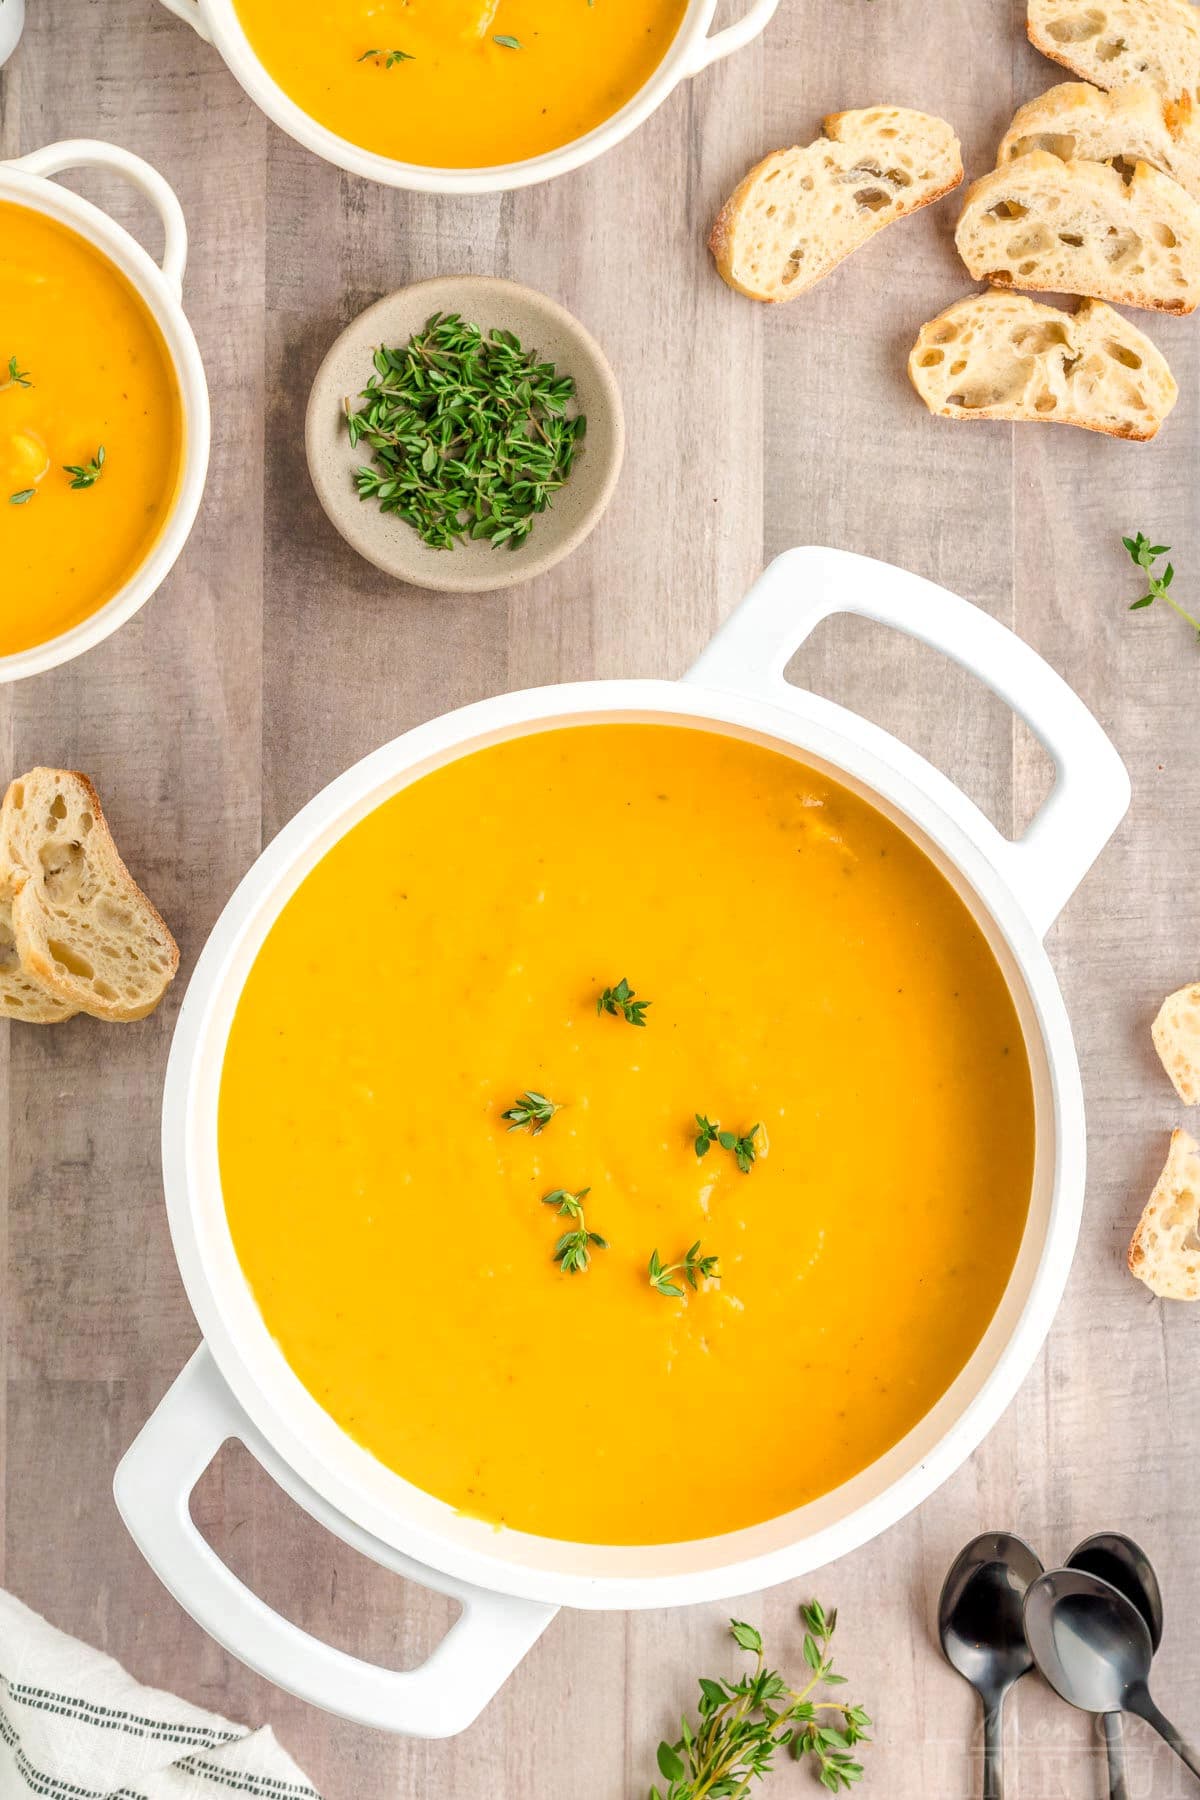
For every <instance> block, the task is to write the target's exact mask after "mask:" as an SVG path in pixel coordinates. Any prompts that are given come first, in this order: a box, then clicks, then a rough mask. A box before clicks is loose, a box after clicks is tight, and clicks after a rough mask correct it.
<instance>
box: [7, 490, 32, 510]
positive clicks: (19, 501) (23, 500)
mask: <svg viewBox="0 0 1200 1800" xmlns="http://www.w3.org/2000/svg"><path fill="white" fill-rule="evenodd" d="M36 493H37V489H36V488H22V489H21V491H20V493H19V494H10V495H9V496H8V503H9V505H10V506H28V505H29V502H30V501H31V500H32V499H33V496H34V495H35V494H36Z"/></svg>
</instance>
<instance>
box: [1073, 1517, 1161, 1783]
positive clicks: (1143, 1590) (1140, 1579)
mask: <svg viewBox="0 0 1200 1800" xmlns="http://www.w3.org/2000/svg"><path fill="white" fill-rule="evenodd" d="M1066 1567H1067V1568H1068V1569H1083V1570H1084V1571H1085V1572H1086V1573H1087V1574H1089V1575H1098V1576H1099V1577H1100V1579H1101V1581H1107V1582H1108V1583H1109V1584H1110V1586H1112V1587H1115V1588H1116V1589H1117V1590H1118V1591H1119V1592H1120V1593H1122V1594H1124V1596H1125V1598H1126V1599H1127V1600H1130V1601H1132V1603H1133V1604H1134V1606H1136V1607H1137V1609H1138V1611H1139V1612H1140V1613H1141V1615H1142V1618H1143V1619H1144V1620H1145V1621H1146V1629H1147V1631H1148V1632H1149V1633H1150V1648H1151V1650H1157V1649H1158V1646H1159V1645H1160V1644H1161V1643H1162V1634H1163V1602H1162V1589H1161V1588H1160V1587H1159V1585H1158V1576H1157V1575H1156V1574H1155V1573H1154V1565H1153V1563H1152V1562H1151V1561H1150V1558H1149V1557H1148V1556H1147V1555H1146V1552H1145V1551H1144V1550H1143V1549H1142V1547H1141V1545H1140V1544H1135V1543H1134V1541H1133V1539H1132V1538H1131V1537H1126V1536H1125V1534H1124V1532H1121V1531H1098V1532H1097V1533H1096V1534H1095V1536H1094V1537H1089V1538H1084V1540H1083V1542H1082V1544H1076V1546H1075V1548H1074V1550H1072V1552H1071V1554H1070V1556H1068V1558H1067V1561H1066ZM1100 1724H1101V1728H1102V1729H1103V1732H1104V1747H1105V1750H1106V1751H1107V1753H1108V1792H1109V1800H1128V1795H1129V1788H1128V1785H1127V1783H1126V1780H1125V1746H1124V1742H1123V1739H1122V1733H1121V1715H1120V1713H1115V1712H1108V1713H1101V1715H1100Z"/></svg>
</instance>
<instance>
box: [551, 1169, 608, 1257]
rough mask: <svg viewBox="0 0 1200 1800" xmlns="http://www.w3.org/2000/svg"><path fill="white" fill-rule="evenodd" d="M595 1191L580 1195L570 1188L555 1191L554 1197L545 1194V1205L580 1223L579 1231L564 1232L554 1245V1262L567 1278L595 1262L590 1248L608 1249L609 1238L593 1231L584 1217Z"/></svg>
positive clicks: (583, 1189) (587, 1188)
mask: <svg viewBox="0 0 1200 1800" xmlns="http://www.w3.org/2000/svg"><path fill="white" fill-rule="evenodd" d="M591 1191H592V1190H591V1188H590V1187H585V1188H580V1190H579V1192H578V1193H577V1194H571V1193H568V1192H567V1190H566V1188H555V1190H554V1192H553V1193H552V1194H543V1195H542V1205H543V1206H555V1207H557V1208H558V1210H559V1212H560V1213H561V1214H562V1215H563V1217H564V1218H568V1219H574V1220H576V1221H577V1223H576V1228H575V1230H574V1231H564V1232H563V1234H562V1236H561V1237H560V1238H559V1240H558V1242H557V1244H555V1246H554V1260H555V1262H556V1263H557V1264H558V1265H559V1267H560V1268H561V1269H562V1271H563V1273H564V1275H582V1274H583V1272H584V1270H585V1269H586V1268H587V1266H588V1264H589V1262H590V1261H591V1256H590V1253H589V1250H590V1246H592V1245H594V1246H595V1248H596V1249H597V1250H607V1249H608V1239H607V1238H602V1237H601V1236H600V1233H599V1232H598V1231H589V1230H588V1225H587V1220H586V1219H585V1218H584V1216H583V1202H584V1201H585V1200H586V1199H587V1196H588V1195H589V1194H590V1193H591Z"/></svg>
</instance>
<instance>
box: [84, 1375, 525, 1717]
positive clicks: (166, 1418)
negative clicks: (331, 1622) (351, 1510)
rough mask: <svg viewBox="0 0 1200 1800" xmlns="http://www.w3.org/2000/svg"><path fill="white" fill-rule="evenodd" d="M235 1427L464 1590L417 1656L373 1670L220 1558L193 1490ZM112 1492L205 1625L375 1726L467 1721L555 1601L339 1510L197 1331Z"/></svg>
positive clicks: (412, 1566) (380, 1554)
mask: <svg viewBox="0 0 1200 1800" xmlns="http://www.w3.org/2000/svg"><path fill="white" fill-rule="evenodd" d="M231 1437H233V1438H237V1439H238V1440H239V1442H241V1443H243V1444H245V1446H246V1448H247V1449H248V1450H249V1451H250V1452H251V1454H252V1455H253V1456H254V1457H255V1458H256V1459H257V1460H258V1461H259V1462H260V1463H261V1464H262V1465H263V1467H264V1468H265V1469H266V1470H267V1472H268V1474H269V1475H270V1476H271V1477H272V1478H273V1480H275V1481H276V1482H277V1483H278V1484H279V1486H280V1487H282V1488H283V1489H284V1490H285V1491H286V1492H287V1493H289V1494H290V1495H291V1496H292V1498H293V1499H294V1500H296V1501H297V1502H298V1503H299V1504H300V1505H301V1506H303V1507H304V1508H305V1510H306V1511H307V1512H309V1513H311V1514H312V1515H313V1517H314V1518H316V1519H317V1520H318V1521H319V1522H320V1523H321V1524H322V1525H326V1526H328V1528H329V1529H330V1530H331V1531H333V1532H334V1533H335V1534H336V1535H337V1536H338V1537H339V1538H341V1539H342V1540H343V1541H344V1542H345V1543H347V1544H350V1545H351V1546H352V1547H353V1548H354V1549H355V1550H359V1551H361V1552H362V1554H363V1555H365V1556H369V1557H370V1558H371V1559H372V1561H374V1562H378V1563H382V1564H383V1565H384V1566H385V1567H386V1568H389V1569H392V1570H394V1571H395V1572H396V1573H397V1574H399V1575H402V1576H404V1577H405V1578H406V1579H407V1580H411V1581H418V1582H420V1583H421V1585H422V1586H423V1587H430V1588H435V1589H437V1591H438V1592H439V1593H443V1594H449V1595H451V1596H452V1597H453V1598H454V1599H456V1600H458V1601H459V1602H460V1603H461V1605H462V1614H461V1616H460V1617H459V1618H458V1619H456V1620H455V1622H454V1624H453V1625H452V1626H451V1627H450V1630H449V1631H448V1632H447V1634H446V1636H445V1637H444V1638H443V1639H442V1641H441V1643H440V1644H439V1645H438V1646H437V1648H436V1649H435V1650H434V1652H433V1654H432V1655H431V1656H430V1657H429V1659H428V1661H427V1662H424V1663H422V1664H421V1666H420V1668H417V1669H408V1670H404V1671H400V1672H398V1671H396V1670H393V1669H381V1668H378V1667H376V1665H375V1664H374V1663H367V1662H362V1661H360V1660H359V1659H358V1658H357V1657H354V1656H349V1655H347V1654H346V1652H345V1651H343V1650H335V1649H334V1648H333V1647H332V1646H331V1645H329V1644H323V1643H322V1642H321V1641H320V1640H319V1639H318V1638H314V1637H311V1636H310V1635H309V1633H308V1632H305V1631H301V1630H300V1629H299V1627H298V1626H295V1625H292V1624H290V1623H289V1621H288V1620H287V1619H283V1618H281V1617H280V1616H279V1614H278V1613H276V1612H273V1611H272V1610H271V1608H270V1607H269V1606H267V1605H266V1604H265V1602H264V1601H262V1600H260V1599H259V1598H258V1596H257V1595H256V1594H254V1593H252V1592H251V1591H250V1589H249V1588H248V1587H246V1586H245V1584H244V1583H243V1582H241V1581H239V1580H238V1578H237V1576H236V1575H234V1574H233V1572H232V1571H231V1570H230V1569H228V1568H226V1566H225V1564H224V1563H223V1562H222V1561H221V1559H220V1557H219V1556H218V1555H217V1553H216V1551H215V1550H213V1549H212V1548H211V1546H210V1545H209V1544H207V1543H206V1542H205V1540H204V1539H203V1538H202V1537H201V1535H200V1533H199V1532H198V1531H197V1529H196V1527H195V1525H194V1524H193V1522H192V1516H191V1512H190V1510H189V1506H188V1502H189V1500H190V1498H191V1493H192V1489H193V1488H194V1487H195V1485H196V1483H197V1481H198V1480H199V1479H200V1476H201V1475H202V1474H203V1473H204V1471H205V1469H206V1468H207V1467H208V1465H209V1463H210V1462H211V1461H212V1459H213V1457H214V1456H215V1455H216V1453H217V1451H218V1450H219V1449H220V1448H221V1445H222V1444H224V1443H225V1442H226V1441H227V1439H229V1438H231ZM113 1492H114V1494H115V1495H116V1501H117V1507H118V1509H119V1511H120V1514H121V1517H122V1518H123V1519H124V1521H125V1524H126V1527H127V1528H128V1530H129V1532H130V1535H131V1536H132V1538H133V1540H134V1542H135V1543H136V1544H137V1546H138V1548H139V1549H140V1550H141V1552H142V1555H143V1556H144V1557H145V1558H146V1560H147V1562H148V1563H149V1564H150V1566H151V1568H152V1569H153V1570H154V1572H155V1574H156V1575H157V1576H158V1578H159V1580H160V1581H161V1582H162V1583H163V1585H164V1586H165V1587H167V1588H168V1589H169V1590H170V1592H171V1593H172V1594H173V1595H174V1596H175V1598H176V1600H178V1602H179V1604H180V1605H181V1606H182V1607H183V1608H184V1610H185V1611H186V1612H189V1613H190V1614H191V1616H192V1618H193V1619H195V1621H196V1623H197V1624H198V1625H200V1626H202V1627H203V1629H204V1630H205V1631H207V1632H208V1634H209V1636H210V1637H213V1638H215V1639H216V1640H217V1642H218V1643H219V1644H222V1645H224V1647H225V1649H226V1650H228V1651H230V1652H231V1654H232V1655H234V1656H236V1657H239V1658H240V1659H241V1661H242V1662H244V1663H247V1664H248V1665H249V1666H250V1668H252V1669H254V1670H255V1671H256V1672H257V1673H258V1674H259V1675H264V1676H265V1677H266V1678H267V1680H268V1681H273V1682H275V1684H276V1685H277V1686H278V1687H281V1688H286V1689H287V1691H288V1692H289V1693H291V1694H297V1695H299V1697H300V1699H302V1700H307V1701H308V1702H309V1703H310V1705H312V1706H321V1707H324V1708H325V1710H326V1711H327V1712H332V1713H339V1714H340V1715H341V1716H342V1717H343V1718H347V1719H353V1720H354V1721H355V1722H356V1723H357V1724H360V1725H372V1726H375V1727H376V1728H377V1729H378V1730H380V1731H397V1732H405V1733H408V1734H409V1735H411V1736H413V1737H426V1738H431V1737H452V1736H453V1735H454V1733H455V1732H458V1731H464V1730H465V1729H466V1727H467V1726H468V1725H470V1724H471V1723H472V1721H473V1720H474V1719H476V1718H477V1717H478V1716H479V1714H480V1713H481V1712H482V1711H483V1708H484V1707H485V1706H486V1705H487V1703H488V1701H489V1700H490V1699H491V1698H492V1696H493V1695H494V1694H495V1693H496V1692H497V1690H498V1689H499V1688H500V1687H501V1686H502V1685H503V1683H504V1682H505V1681H506V1680H507V1679H508V1677H509V1675H510V1674H511V1673H512V1671H513V1669H515V1668H516V1666H517V1664H518V1663H519V1662H520V1660H521V1658H522V1657H523V1656H524V1655H525V1653H526V1651H527V1650H528V1649H529V1648H530V1646H531V1645H532V1644H534V1643H535V1642H536V1640H537V1639H538V1638H539V1637H540V1636H541V1634H542V1632H543V1631H544V1630H545V1629H546V1626H547V1625H548V1624H549V1623H550V1620H551V1619H552V1618H553V1617H554V1614H555V1612H556V1611H557V1608H556V1607H553V1606H544V1605H539V1604H537V1603H536V1602H534V1601H531V1600H517V1599H512V1598H510V1597H508V1596H507V1595H502V1594H492V1593H488V1592H486V1591H485V1590H483V1589H482V1588H476V1587H472V1586H470V1585H469V1584H468V1583H467V1582H464V1581H458V1580H456V1579H455V1578H454V1577H452V1576H449V1575H442V1574H437V1573H435V1572H434V1571H433V1570H431V1569H427V1568H425V1567H424V1566H423V1565H422V1564H420V1563H416V1562H414V1561H413V1560H412V1559H411V1558H410V1557H407V1556H404V1555H403V1554H402V1553H401V1552H399V1551H397V1550H393V1549H391V1548H390V1547H389V1546H387V1545H385V1544H382V1543H381V1542H380V1541H379V1540H378V1539H377V1538H374V1537H372V1536H371V1535H370V1533H369V1532H365V1531H362V1530H360V1529H359V1527H358V1526H356V1525H354V1524H352V1523H351V1521H350V1520H348V1519H346V1518H343V1517H342V1516H341V1515H340V1514H338V1513H336V1512H335V1511H334V1510H333V1508H332V1507H329V1506H327V1505H326V1503H325V1502H324V1501H323V1500H321V1498H320V1496H319V1495H317V1494H315V1493H313V1491H312V1489H311V1488H309V1487H308V1486H307V1485H306V1484H305V1483H303V1482H302V1481H300V1479H299V1477H298V1476H296V1475H295V1474H294V1473H293V1472H292V1471H291V1470H290V1469H288V1468H287V1466H286V1464H284V1463H282V1462H281V1460H280V1458H279V1457H278V1456H277V1455H276V1454H275V1452H274V1451H273V1450H272V1449H271V1448H270V1446H269V1445H268V1444H267V1443H266V1441H265V1439H264V1438H262V1437H261V1435H260V1434H259V1433H258V1431H256V1429H255V1427H254V1426H253V1425H252V1424H251V1422H250V1420H249V1419H248V1418H247V1417H246V1415H245V1413H244V1412H243V1411H242V1409H241V1407H240V1406H239V1405H238V1403H237V1401H236V1400H235V1399H234V1397H233V1395H232V1393H231V1392H230V1390H229V1388H228V1386H227V1385H226V1383H225V1381H224V1379H223V1378H222V1376H221V1374H220V1372H219V1371H218V1369H217V1366H216V1364H215V1363H214V1362H213V1360H212V1357H211V1355H210V1353H209V1351H208V1349H207V1347H206V1346H205V1345H203V1344H202V1345H201V1346H200V1348H199V1350H197V1352H196V1354H195V1355H194V1356H193V1357H192V1360H191V1361H190V1362H189V1363H188V1365H187V1367H186V1368H185V1369H184V1370H183V1373H182V1374H181V1375H180V1376H179V1377H178V1378H177V1380H176V1381H175V1383H174V1384H173V1386H172V1387H170V1388H169V1389H168V1390H167V1393H166V1394H165V1395H164V1397H163V1399H162V1401H161V1403H160V1404H159V1406H158V1408H157V1410H156V1411H155V1412H154V1413H153V1414H152V1415H151V1417H150V1418H149V1419H148V1420H147V1422H146V1424H145V1425H144V1426H143V1427H142V1430H141V1432H140V1433H139V1435H138V1437H137V1438H136V1439H135V1440H134V1442H133V1444H132V1445H131V1446H130V1448H129V1449H128V1450H127V1451H126V1453H125V1455H124V1457H123V1458H122V1460H121V1462H120V1464H119V1466H118V1468H117V1472H116V1475H115V1476H114V1478H113Z"/></svg>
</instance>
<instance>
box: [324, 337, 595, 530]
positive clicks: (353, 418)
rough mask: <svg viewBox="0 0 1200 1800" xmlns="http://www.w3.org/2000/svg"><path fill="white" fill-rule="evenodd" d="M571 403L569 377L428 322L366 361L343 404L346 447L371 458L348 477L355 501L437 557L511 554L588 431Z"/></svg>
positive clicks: (510, 349) (505, 347)
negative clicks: (471, 542) (475, 541)
mask: <svg viewBox="0 0 1200 1800" xmlns="http://www.w3.org/2000/svg"><path fill="white" fill-rule="evenodd" d="M574 397H575V383H574V381H573V380H572V379H571V377H570V376H569V375H560V374H559V373H558V370H557V369H556V368H555V366H554V364H553V363H548V362H539V361H538V360H537V354H536V352H534V351H530V350H525V349H523V348H522V346H521V342H520V339H519V338H517V337H515V336H514V335H513V333H512V332H511V331H500V330H492V331H489V332H488V333H487V335H486V336H485V335H484V333H483V332H482V331H481V330H480V328H479V326H478V325H472V324H470V323H469V322H468V321H466V320H464V319H462V318H461V317H460V316H459V314H458V313H434V314H433V316H432V318H430V319H428V320H427V321H426V324H425V326H424V329H423V330H421V331H419V332H417V333H416V334H415V336H413V337H412V338H410V339H409V341H408V343H407V344H405V345H404V346H403V348H400V349H388V348H387V347H386V346H384V347H381V348H380V349H378V350H377V351H376V352H375V373H374V374H373V375H372V377H371V379H370V381H369V382H368V384H367V386H366V387H365V388H364V389H363V390H362V393H361V394H360V395H359V396H358V399H359V401H360V402H361V404H360V405H359V406H358V407H357V408H355V406H354V405H353V404H352V402H350V401H347V402H346V424H347V428H348V430H349V433H350V442H351V444H352V445H356V444H360V443H361V444H366V445H367V446H368V447H369V449H370V450H371V452H372V454H373V457H374V464H373V466H372V467H370V468H360V469H358V470H357V471H356V473H355V483H356V486H357V488H358V496H359V499H360V500H377V501H378V502H379V508H380V511H381V512H385V513H392V512H394V513H399V515H400V517H401V518H402V519H405V520H407V522H408V523H409V524H410V525H411V526H412V527H413V530H414V531H416V532H417V534H418V535H419V536H420V538H421V539H422V541H423V542H424V543H426V544H429V545H431V546H432V547H433V548H435V549H439V550H452V549H453V548H454V546H455V544H456V543H464V542H466V541H467V540H468V539H470V538H481V539H487V540H488V542H490V543H491V544H493V545H496V546H499V545H502V544H507V545H508V547H509V548H510V549H514V550H515V549H516V548H517V546H518V545H519V544H523V543H524V541H525V539H526V538H527V537H528V536H529V533H530V532H531V531H532V529H533V525H534V521H535V519H536V518H537V515H538V514H539V513H541V512H545V510H546V508H547V507H548V506H549V505H550V503H551V501H552V499H553V497H554V495H555V494H556V493H557V492H558V490H559V489H560V488H561V487H562V485H563V483H564V482H565V481H566V480H567V477H568V476H569V475H570V473H571V469H572V467H573V465H574V461H575V456H576V453H577V451H578V449H579V444H580V440H581V439H582V437H583V435H584V432H585V431H586V429H587V421H586V420H585V418H584V417H583V414H582V413H580V414H577V415H576V416H575V417H572V418H568V417H567V408H568V406H569V405H570V404H571V402H572V400H573V399H574Z"/></svg>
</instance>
